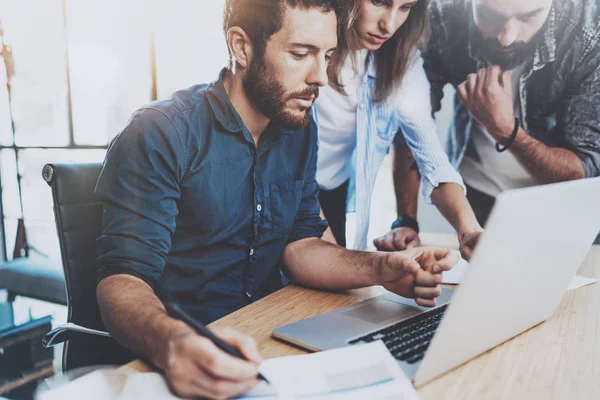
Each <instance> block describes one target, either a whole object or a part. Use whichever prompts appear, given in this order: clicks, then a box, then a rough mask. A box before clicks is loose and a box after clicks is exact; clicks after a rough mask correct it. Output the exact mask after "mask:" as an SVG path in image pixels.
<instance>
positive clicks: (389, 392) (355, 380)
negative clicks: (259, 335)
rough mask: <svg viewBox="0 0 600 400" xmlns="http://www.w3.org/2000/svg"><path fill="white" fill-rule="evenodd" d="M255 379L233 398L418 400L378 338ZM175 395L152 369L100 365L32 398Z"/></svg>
mask: <svg viewBox="0 0 600 400" xmlns="http://www.w3.org/2000/svg"><path fill="white" fill-rule="evenodd" d="M260 372H261V373H262V374H263V375H264V376H265V377H266V378H267V379H268V380H269V382H270V384H267V383H265V382H261V384H259V385H258V386H257V387H256V388H254V389H253V390H252V391H250V392H248V393H246V394H245V395H243V396H241V397H239V399H273V400H275V399H311V400H341V399H344V400H354V399H356V400H365V399H369V400H371V399H374V400H375V399H376V400H398V399H402V400H418V397H417V393H416V392H415V389H414V388H413V387H412V385H411V383H410V381H409V380H408V378H407V377H406V376H405V375H404V373H403V372H402V370H401V369H400V367H399V366H398V364H397V363H396V361H395V360H394V358H393V357H392V356H391V354H390V353H389V352H388V350H387V348H386V347H385V345H384V344H383V342H381V341H379V342H373V343H368V344H364V345H357V346H352V347H346V348H343V349H337V350H330V351H325V352H321V353H314V354H308V355H302V356H290V357H282V358H274V359H271V360H267V361H265V362H264V363H263V364H262V365H261V366H260ZM79 398H85V399H86V400H134V399H145V400H154V399H156V400H176V399H178V398H177V397H175V396H174V395H173V394H172V393H171V392H170V391H169V388H168V385H167V382H166V381H165V378H164V377H163V376H162V375H161V374H159V373H156V372H150V373H139V372H135V371H133V370H131V371H130V372H126V373H123V372H121V371H115V370H112V371H110V370H102V371H96V372H93V373H91V374H88V375H86V376H84V377H82V378H80V379H77V380H75V381H73V382H71V383H69V384H67V385H64V386H60V387H58V388H57V389H54V390H50V391H47V392H44V393H41V394H39V396H38V400H64V399H79Z"/></svg>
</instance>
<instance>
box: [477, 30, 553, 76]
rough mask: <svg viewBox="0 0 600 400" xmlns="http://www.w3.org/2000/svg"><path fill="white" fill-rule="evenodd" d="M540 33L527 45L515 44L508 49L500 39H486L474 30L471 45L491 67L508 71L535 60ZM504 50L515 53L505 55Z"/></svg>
mask: <svg viewBox="0 0 600 400" xmlns="http://www.w3.org/2000/svg"><path fill="white" fill-rule="evenodd" d="M541 31H542V30H540V32H541ZM540 32H538V33H536V34H535V35H534V36H533V37H532V38H531V40H530V41H529V42H527V43H525V42H515V43H513V44H511V45H510V46H508V47H503V46H502V45H501V44H500V42H499V41H498V39H495V38H489V39H485V38H484V37H483V36H482V35H481V33H480V32H479V31H478V30H477V29H474V32H473V35H472V37H471V43H472V45H473V47H474V48H475V49H476V50H477V54H478V55H479V56H480V57H481V58H483V60H484V61H485V62H487V63H489V64H490V65H499V66H500V68H501V69H502V70H503V71H506V70H512V69H515V68H516V67H518V66H519V65H522V64H524V63H525V62H527V61H529V60H531V59H533V57H534V55H535V51H536V47H537V43H538V38H539V36H540ZM502 50H513V51H512V52H510V53H504V52H503V51H502Z"/></svg>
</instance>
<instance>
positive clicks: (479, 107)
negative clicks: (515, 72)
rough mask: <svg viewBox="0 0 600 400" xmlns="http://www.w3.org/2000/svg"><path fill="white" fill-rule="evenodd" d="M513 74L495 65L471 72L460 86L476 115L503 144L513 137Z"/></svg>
mask: <svg viewBox="0 0 600 400" xmlns="http://www.w3.org/2000/svg"><path fill="white" fill-rule="evenodd" d="M511 73H512V72H511V71H504V72H501V70H500V67H499V66H497V65H494V66H492V67H490V68H482V69H480V70H479V72H478V73H477V74H469V75H468V76H467V80H466V81H465V82H463V83H461V84H460V85H459V86H458V93H459V94H460V97H461V98H462V99H463V101H464V102H465V105H466V106H467V109H468V110H469V112H470V113H471V115H472V116H473V118H475V119H476V120H477V122H479V123H480V124H481V125H482V126H483V127H484V128H485V129H486V130H487V131H488V133H489V134H490V135H492V137H493V138H494V139H495V140H496V141H497V142H499V143H500V144H503V143H505V142H506V141H507V140H508V139H509V138H510V136H511V134H512V131H513V129H514V125H515V111H514V104H513V93H512V92H513V90H512V76H511Z"/></svg>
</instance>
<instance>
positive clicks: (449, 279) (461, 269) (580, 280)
mask: <svg viewBox="0 0 600 400" xmlns="http://www.w3.org/2000/svg"><path fill="white" fill-rule="evenodd" d="M467 268H469V263H468V262H467V261H465V260H464V259H462V258H461V259H460V261H459V262H458V263H457V264H456V265H455V266H454V267H453V268H452V269H451V270H450V271H447V272H444V279H443V283H445V284H448V285H458V284H460V283H461V282H462V280H463V277H464V276H465V274H466V273H467ZM599 280H600V279H593V278H586V277H584V276H579V275H575V276H574V277H573V279H572V280H571V283H570V284H569V287H568V288H567V290H574V289H578V288H580V287H583V286H587V285H590V284H592V283H596V282H598V281H599Z"/></svg>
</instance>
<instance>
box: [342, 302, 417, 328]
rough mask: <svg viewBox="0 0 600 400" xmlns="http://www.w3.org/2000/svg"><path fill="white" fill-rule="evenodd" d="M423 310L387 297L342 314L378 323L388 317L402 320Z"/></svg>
mask: <svg viewBox="0 0 600 400" xmlns="http://www.w3.org/2000/svg"><path fill="white" fill-rule="evenodd" d="M421 312H422V311H421V310H419V308H417V307H411V306H408V305H405V304H399V303H396V302H393V301H389V300H385V299H377V300H373V301H371V302H368V303H366V304H364V305H362V306H360V307H356V308H353V309H351V310H348V311H346V312H343V313H342V314H343V315H346V316H348V317H352V318H358V319H360V320H362V321H365V322H370V323H372V324H378V323H381V322H384V321H387V320H388V319H395V320H402V319H405V318H408V317H411V316H413V315H416V314H419V313H421Z"/></svg>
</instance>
